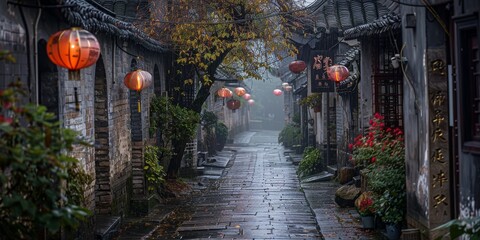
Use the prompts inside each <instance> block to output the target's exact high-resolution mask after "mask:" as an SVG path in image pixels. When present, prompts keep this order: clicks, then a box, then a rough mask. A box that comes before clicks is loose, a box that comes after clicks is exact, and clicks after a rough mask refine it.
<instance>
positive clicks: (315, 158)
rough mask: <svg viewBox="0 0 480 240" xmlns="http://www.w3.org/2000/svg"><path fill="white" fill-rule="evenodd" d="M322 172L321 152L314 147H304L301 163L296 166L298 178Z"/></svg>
mask: <svg viewBox="0 0 480 240" xmlns="http://www.w3.org/2000/svg"><path fill="white" fill-rule="evenodd" d="M322 170H323V163H322V152H321V151H320V150H319V149H317V148H314V147H306V148H305V150H304V151H303V157H302V161H300V164H299V165H298V169H297V173H298V174H299V175H300V177H305V176H309V175H312V174H315V173H319V172H321V171H322Z"/></svg>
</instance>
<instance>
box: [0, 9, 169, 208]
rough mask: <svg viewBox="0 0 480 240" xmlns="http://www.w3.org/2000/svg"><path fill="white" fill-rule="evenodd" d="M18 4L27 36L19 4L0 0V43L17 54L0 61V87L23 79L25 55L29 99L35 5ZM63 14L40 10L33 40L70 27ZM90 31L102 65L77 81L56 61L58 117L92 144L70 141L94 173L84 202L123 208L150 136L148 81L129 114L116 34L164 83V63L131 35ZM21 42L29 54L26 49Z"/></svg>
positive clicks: (140, 184)
mask: <svg viewBox="0 0 480 240" xmlns="http://www.w3.org/2000/svg"><path fill="white" fill-rule="evenodd" d="M24 12H25V17H26V22H27V23H29V24H28V31H29V33H30V39H27V38H26V29H25V28H24V27H23V24H22V21H21V18H20V15H19V10H18V7H14V6H10V5H7V3H6V1H0V50H10V51H11V52H12V53H13V54H14V56H15V57H16V59H17V63H16V64H10V63H4V62H1V63H0V88H4V87H5V86H6V85H7V84H8V82H10V81H12V80H13V79H15V78H17V77H18V78H20V79H21V80H22V81H23V82H24V83H25V84H26V85H28V82H29V81H28V78H27V75H28V74H27V73H28V71H29V68H28V65H27V61H30V62H31V66H32V67H31V68H30V73H31V80H32V81H30V85H28V88H29V89H30V90H29V98H30V100H31V101H35V96H36V90H35V89H36V88H35V85H36V82H35V75H34V73H35V72H34V69H33V63H34V55H33V49H34V48H33V45H34V43H33V42H34V41H33V38H32V36H33V34H32V33H33V25H32V24H31V23H33V22H34V20H35V16H36V13H37V12H36V10H34V9H25V10H24ZM62 22H65V21H64V20H62V19H61V18H60V19H59V18H58V15H56V14H54V12H51V11H49V10H47V11H44V12H43V13H42V18H41V20H40V22H39V25H38V29H37V36H38V39H37V40H40V39H44V40H48V38H49V36H50V35H51V34H53V33H55V32H57V31H59V30H63V29H67V28H69V27H71V26H68V25H65V23H62ZM93 34H94V35H95V36H96V37H97V39H98V41H99V42H100V45H101V52H102V58H101V60H100V61H102V64H103V65H104V71H102V70H101V65H102V64H100V63H97V64H95V65H93V66H91V67H89V68H86V69H83V70H81V81H70V80H68V76H67V75H68V74H67V70H66V69H63V68H60V67H56V69H57V71H58V74H56V75H57V77H58V112H59V119H60V120H61V121H62V122H63V125H64V126H65V127H68V128H71V129H74V130H76V131H78V132H79V133H80V134H81V135H82V136H83V137H84V138H85V139H87V140H88V141H90V142H91V143H92V147H84V146H76V147H75V148H74V149H73V151H72V152H71V154H72V155H73V156H75V157H76V158H78V159H79V160H80V162H81V165H82V167H83V168H84V169H85V170H86V171H87V172H88V173H89V174H90V175H91V176H92V177H93V179H95V181H94V182H92V184H91V185H90V186H88V188H87V189H86V191H85V196H86V201H87V203H86V204H87V207H88V208H89V209H91V210H94V212H95V213H98V214H115V215H123V214H126V213H127V212H128V209H129V201H130V200H131V199H132V197H142V196H144V195H145V191H144V190H145V179H144V176H143V164H144V161H143V151H144V147H145V145H146V142H151V139H149V134H148V127H149V125H148V118H149V116H148V114H149V113H148V111H149V107H148V105H149V99H150V98H151V95H152V94H153V88H154V86H153V85H152V86H151V87H150V89H147V90H145V91H142V93H141V99H142V112H141V113H140V114H138V115H133V118H132V115H131V113H133V112H135V111H136V103H135V108H134V109H133V106H132V105H131V104H130V101H129V96H130V93H129V90H128V89H127V88H126V87H125V86H124V84H123V77H124V76H125V74H126V73H127V72H128V71H129V70H130V63H131V60H132V59H133V57H132V56H131V55H129V54H127V53H125V52H123V51H122V50H120V48H118V47H117V46H116V44H115V42H116V41H118V44H120V46H121V47H122V48H124V49H126V50H127V51H128V52H129V53H132V54H136V55H139V56H141V57H142V58H141V59H140V60H139V62H140V63H141V65H142V66H143V69H144V70H146V71H149V72H150V73H151V74H152V75H153V70H154V67H155V65H157V68H158V69H159V74H156V76H157V77H159V78H161V80H160V81H158V80H157V81H156V83H157V84H158V83H159V82H160V84H162V85H163V86H164V85H165V83H164V81H165V77H164V74H163V69H164V66H163V60H162V56H161V54H159V53H155V52H151V51H146V50H144V49H143V48H142V47H141V46H139V45H137V44H135V43H124V42H123V41H122V40H120V39H118V40H116V39H115V38H113V37H112V36H109V35H106V34H103V33H101V32H93ZM27 43H29V44H27ZM27 46H28V47H29V49H30V55H27ZM39 61H49V60H48V59H39ZM99 78H100V79H99ZM75 88H76V89H77V94H78V100H79V103H80V111H79V112H77V111H75V97H74V96H75ZM162 89H164V87H162ZM40 94H41V93H40ZM27 100H28V99H27ZM132 109H133V111H132ZM132 132H133V133H134V134H133V135H132Z"/></svg>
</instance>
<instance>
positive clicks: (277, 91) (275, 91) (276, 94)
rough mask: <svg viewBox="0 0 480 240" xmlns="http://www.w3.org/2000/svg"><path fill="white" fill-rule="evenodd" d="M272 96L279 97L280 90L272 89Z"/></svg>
mask: <svg viewBox="0 0 480 240" xmlns="http://www.w3.org/2000/svg"><path fill="white" fill-rule="evenodd" d="M273 94H274V95H275V96H280V95H282V90H280V89H274V90H273Z"/></svg>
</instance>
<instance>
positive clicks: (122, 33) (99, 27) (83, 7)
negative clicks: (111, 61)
mask: <svg viewBox="0 0 480 240" xmlns="http://www.w3.org/2000/svg"><path fill="white" fill-rule="evenodd" d="M63 4H65V5H72V6H73V7H70V8H62V12H63V13H64V15H65V18H66V19H67V21H68V22H69V23H70V24H71V25H75V26H78V27H82V28H84V29H85V30H88V31H91V32H94V33H95V32H102V33H106V34H110V35H114V36H117V37H119V38H120V39H124V40H130V41H132V42H135V43H137V44H139V45H141V46H143V47H144V48H146V49H148V50H151V51H156V52H165V51H166V50H165V48H164V45H163V44H162V43H160V42H159V41H157V40H155V39H153V38H151V37H149V36H148V35H147V34H145V33H144V32H143V31H141V30H140V29H138V28H137V27H135V26H134V25H133V24H132V23H129V22H125V21H121V20H118V19H116V18H114V17H112V16H110V15H108V14H106V13H104V12H102V11H100V10H99V9H97V8H95V7H94V6H92V5H91V4H90V3H88V2H86V1H85V0H65V1H64V2H63Z"/></svg>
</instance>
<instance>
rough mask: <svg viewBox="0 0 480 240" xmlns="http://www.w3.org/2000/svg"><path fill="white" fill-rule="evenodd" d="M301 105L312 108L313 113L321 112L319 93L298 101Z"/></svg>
mask: <svg viewBox="0 0 480 240" xmlns="http://www.w3.org/2000/svg"><path fill="white" fill-rule="evenodd" d="M300 104H301V105H305V106H308V107H310V108H313V110H314V112H320V111H321V110H322V95H321V94H319V93H312V94H310V95H308V96H306V97H304V98H302V99H301V100H300Z"/></svg>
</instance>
